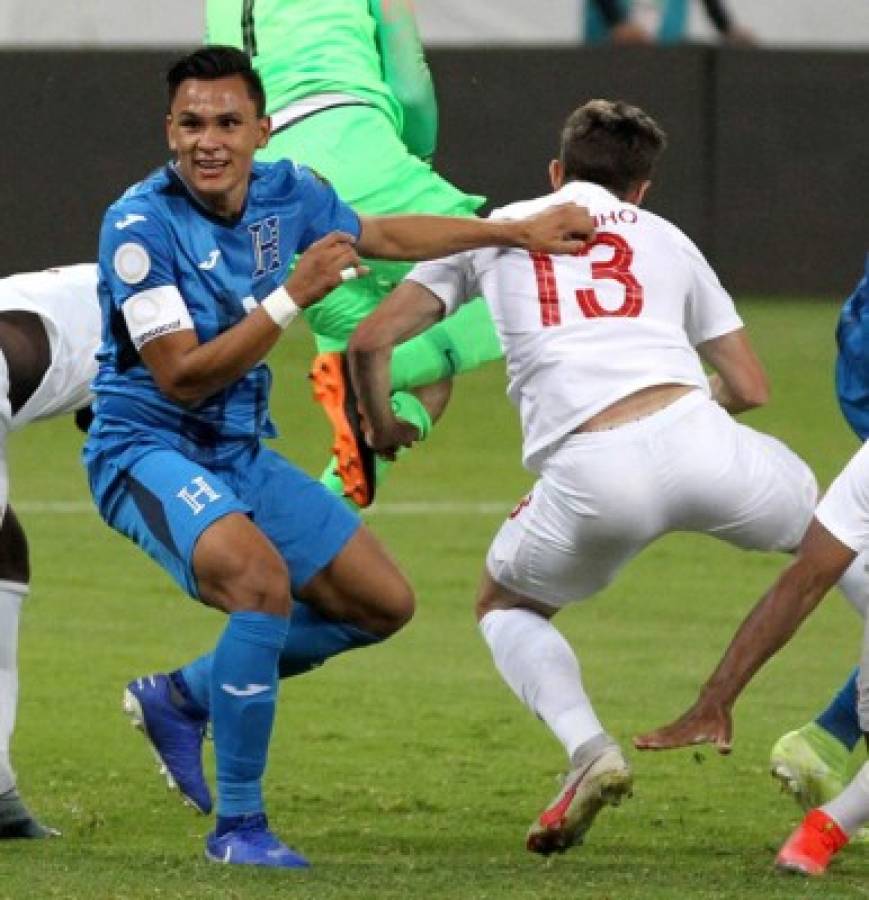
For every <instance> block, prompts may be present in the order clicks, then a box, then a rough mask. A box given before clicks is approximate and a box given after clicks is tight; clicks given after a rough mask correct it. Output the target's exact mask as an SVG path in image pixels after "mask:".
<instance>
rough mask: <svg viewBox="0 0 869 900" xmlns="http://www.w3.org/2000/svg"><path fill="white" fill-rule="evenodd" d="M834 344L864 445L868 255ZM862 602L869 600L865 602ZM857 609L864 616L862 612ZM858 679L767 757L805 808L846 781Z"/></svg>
mask: <svg viewBox="0 0 869 900" xmlns="http://www.w3.org/2000/svg"><path fill="white" fill-rule="evenodd" d="M836 343H837V345H838V348H839V353H838V356H837V358H836V395H837V397H838V398H839V406H840V407H841V409H842V413H843V414H844V416H845V419H846V420H847V422H848V424H849V425H850V426H851V428H852V429H853V430H854V433H855V434H856V435H857V437H859V438H860V440H861V441H866V439H867V438H869V368H867V363H866V361H867V360H869V256H867V257H866V267H865V271H864V274H863V277H862V278H861V279H860V281H859V283H858V284H857V287H856V288H855V290H854V293H853V294H851V296H850V297H849V298H848V299H847V300H846V301H845V304H844V306H843V307H842V312H841V314H840V316H839V324H838V327H837V328H836ZM849 599H853V598H850V597H849ZM863 599H865V600H866V601H867V602H869V598H866V597H864V598H863ZM860 611H861V612H864V613H865V609H862V610H860ZM858 675H859V668H856V669H854V670H853V671H852V672H851V675H850V676H849V677H848V679H847V681H846V682H845V684H844V685H843V686H842V687H841V689H840V690H839V691H838V693H837V694H836V695H835V696H834V697H833V698H832V700H831V701H830V703H829V704H828V706H827V707H826V708H825V709H824V710H823V711H822V712H821V713H819V714H818V716H816V717H815V719H814V720H813V721H811V722H808V723H807V724H805V725H803V726H802V728H798V729H797V730H796V731H789V732H788V733H787V734H785V735H783V736H782V737H781V738H779V740H778V741H776V743H775V745H774V746H773V748H772V751H771V753H770V770H771V772H772V774H773V775H774V776H775V777H776V778H777V779H779V781H781V783H782V785H783V786H784V788H785V789H786V790H787V791H789V792H790V793H792V794H793V795H794V797H795V798H796V800H797V802H798V803H799V804H800V806H802V807H803V809H805V810H809V809H812V808H813V807H816V806H821V805H822V804H824V803H826V802H827V801H829V800H831V799H832V798H833V797H835V796H836V795H838V794H839V793H841V791H842V789H843V788H844V786H845V785H846V784H847V782H848V763H849V757H850V754H851V751H852V750H853V749H854V748H855V747H856V746H857V744H858V742H859V741H860V738H861V737H862V735H863V732H862V730H861V728H860V720H859V717H858V714H857V696H858V695H857V690H858V688H857V680H858ZM859 835H860V837H859V840H860V841H861V842H866V841H869V833H867V831H866V829H861V831H860V832H859ZM852 840H853V838H852Z"/></svg>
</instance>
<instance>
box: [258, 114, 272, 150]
mask: <svg viewBox="0 0 869 900" xmlns="http://www.w3.org/2000/svg"><path fill="white" fill-rule="evenodd" d="M257 127H258V128H259V136H258V137H257V142H256V146H257V149H258V150H262V148H263V147H265V145H266V144H267V143H268V142H269V138H270V137H271V133H272V120H271V119H270V118H269V116H263V117H262V118H261V119H260V120H259V121H258V123H257Z"/></svg>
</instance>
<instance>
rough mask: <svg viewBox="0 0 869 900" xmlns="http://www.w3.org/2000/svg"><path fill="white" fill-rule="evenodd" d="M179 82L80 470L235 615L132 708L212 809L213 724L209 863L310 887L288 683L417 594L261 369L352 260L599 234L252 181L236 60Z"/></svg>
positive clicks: (141, 196)
mask: <svg viewBox="0 0 869 900" xmlns="http://www.w3.org/2000/svg"><path fill="white" fill-rule="evenodd" d="M167 83H168V88H169V110H168V115H167V117H166V133H167V138H168V143H169V147H170V149H171V150H172V151H173V152H174V154H175V157H176V159H175V162H174V163H172V164H170V165H168V166H166V167H165V168H163V169H161V170H159V171H158V172H156V173H154V174H153V175H151V176H150V177H149V178H147V179H145V180H144V181H143V182H140V183H139V184H136V185H134V186H133V187H131V188H130V189H129V190H128V191H127V192H126V193H125V194H124V195H123V196H122V197H121V198H120V200H118V201H117V202H116V203H114V204H113V205H112V206H111V207H109V209H108V211H107V213H106V216H105V219H104V222H103V226H102V230H101V234H100V252H99V269H100V286H99V291H100V303H101V308H102V316H103V343H102V346H101V348H100V351H99V353H98V360H99V371H98V374H97V377H96V379H95V381H94V385H93V388H94V393H95V395H96V401H95V408H94V411H95V419H94V422H93V424H92V426H91V429H90V434H89V438H88V441H87V443H86V445H85V449H84V460H85V464H86V466H87V470H88V477H89V482H90V486H91V491H92V493H93V496H94V499H95V501H96V503H97V506H98V508H99V511H100V514H101V515H102V516H103V518H104V519H105V520H106V521H107V522H108V524H110V525H111V526H112V527H113V528H115V529H116V530H117V531H119V532H121V533H122V534H124V535H126V536H127V537H129V538H130V539H131V540H133V541H135V542H136V543H137V544H138V545H139V546H140V547H141V548H142V549H143V550H144V551H145V552H146V553H148V554H149V555H150V556H151V557H152V558H153V559H154V560H155V561H156V562H157V563H159V564H160V565H161V566H162V567H163V568H164V569H166V570H167V571H168V572H169V573H170V574H171V575H172V576H173V577H174V578H175V580H176V581H177V582H178V583H179V584H180V585H181V586H182V587H183V588H184V589H185V590H186V592H187V593H188V594H189V595H190V596H192V597H195V598H198V599H199V600H201V601H202V602H203V603H204V604H206V605H208V606H212V607H215V608H217V609H219V610H221V611H223V612H225V613H227V614H228V616H229V618H228V621H227V624H226V627H225V630H224V631H223V633H222V635H221V637H220V639H219V640H218V642H217V646H216V647H215V649H214V652H213V653H212V654H210V655H208V656H206V657H204V658H202V659H199V660H196V661H195V662H194V663H192V664H191V665H190V666H186V667H184V668H183V669H181V670H178V671H176V672H173V673H172V675H171V676H167V675H157V676H151V677H148V678H142V679H138V680H137V681H134V682H131V683H130V685H129V686H128V689H127V692H126V695H125V700H126V704H127V707H128V709H129V710H130V712H131V713H132V714H133V715H135V716H136V717H137V719H138V720H139V721H140V722H141V724H142V727H143V729H144V730H145V733H146V736H147V737H148V738H149V740H150V741H151V743H152V745H153V746H154V748H155V749H156V750H157V752H158V754H159V755H160V757H161V759H162V761H163V762H164V764H165V765H166V767H167V768H168V770H169V774H170V775H171V776H172V777H173V778H174V779H175V780H176V781H178V782H179V787H180V788H181V790H182V793H184V795H185V796H186V797H187V799H188V800H190V801H191V802H192V803H194V804H195V805H197V806H198V807H199V808H200V809H201V810H203V811H205V812H207V811H209V810H210V808H211V797H210V794H209V791H208V787H207V785H206V784H205V781H204V778H203V777H202V770H201V759H200V752H201V740H202V734H203V731H204V726H205V720H206V718H207V717H208V716H210V718H211V721H212V726H213V735H214V746H215V755H216V759H217V822H216V827H215V830H214V831H213V832H212V833H211V834H210V835H209V836H208V838H207V841H206V855H207V856H208V858H209V859H212V860H215V861H218V862H225V863H237V864H251V865H262V866H273V867H287V868H298V867H303V866H306V865H307V864H308V863H307V861H306V860H305V859H304V857H302V856H300V855H299V854H298V853H295V852H294V851H292V850H290V849H289V848H288V847H287V846H286V845H285V844H284V843H283V842H282V841H281V840H280V839H279V838H278V837H277V836H276V835H274V834H273V833H272V832H271V831H270V830H269V827H268V822H267V820H266V817H265V813H264V804H263V799H262V791H261V778H262V774H263V771H264V768H265V761H266V754H267V750H268V744H269V738H270V734H271V727H272V721H273V718H274V711H275V701H276V696H277V684H278V677H279V674H280V675H290V674H294V673H296V672H299V671H305V670H307V669H308V668H310V667H311V666H313V665H316V664H318V663H320V662H322V661H323V660H324V659H326V658H328V657H330V656H333V655H335V654H336V653H340V652H342V651H343V650H347V649H350V648H351V647H356V646H364V645H366V644H371V643H374V642H376V641H380V640H382V639H383V638H385V637H388V636H389V635H391V634H392V633H394V632H395V631H397V630H398V629H399V628H400V627H401V626H402V625H403V624H404V623H405V622H406V621H407V620H408V619H409V618H410V617H411V615H412V612H413V595H412V591H411V588H410V585H409V584H408V583H407V581H406V580H405V578H404V577H403V575H402V574H401V573H400V572H399V570H398V569H397V568H396V566H395V564H394V563H393V562H392V561H391V560H390V559H389V557H388V556H387V555H386V553H385V551H384V550H383V548H382V547H381V545H380V544H379V543H378V542H377V540H376V539H375V538H374V536H373V535H372V534H371V533H370V532H369V531H368V530H367V529H366V528H365V527H364V526H362V525H361V524H360V521H359V519H358V517H357V516H356V514H355V513H354V512H351V511H350V510H349V509H348V508H347V507H346V506H345V505H344V503H343V502H342V501H341V500H339V499H338V498H336V497H335V496H334V495H332V494H330V493H329V492H328V491H327V490H326V489H325V488H324V487H323V486H322V485H320V484H319V483H318V482H316V481H314V480H313V479H311V478H309V477H308V476H307V475H305V474H303V473H302V472H301V471H300V470H299V469H297V468H296V467H294V466H293V465H291V464H290V463H289V462H287V461H286V460H285V459H284V458H283V457H281V456H280V455H279V454H277V453H275V452H273V451H272V450H269V449H267V448H266V447H265V446H264V445H263V444H262V440H261V439H262V438H263V437H271V436H273V435H274V434H275V428H274V426H273V424H272V422H271V419H270V417H269V411H268V394H269V387H270V383H271V375H270V372H269V370H268V368H267V367H266V365H265V364H264V363H263V361H262V360H263V358H264V356H265V355H266V354H267V352H268V351H269V350H270V349H271V347H272V346H274V344H275V343H276V342H277V341H278V339H279V337H280V335H281V334H282V331H283V329H284V328H286V327H287V325H288V324H289V323H290V321H291V320H292V318H293V317H294V316H295V314H296V313H297V312H298V311H299V309H301V308H305V307H307V306H309V305H310V304H311V303H313V302H316V301H317V300H319V299H320V298H321V297H323V296H324V295H325V294H327V293H328V292H329V290H331V289H333V288H334V287H336V286H338V285H340V284H341V283H342V282H343V281H344V280H346V279H348V278H354V277H364V275H365V269H364V267H363V266H361V264H360V261H359V258H360V257H359V255H357V253H358V254H360V255H365V256H369V257H374V258H384V257H386V258H395V259H418V258H427V257H433V256H438V255H442V254H446V253H450V252H454V251H456V250H461V249H465V248H471V247H477V246H481V245H488V244H495V245H508V246H516V245H519V246H527V247H532V248H533V249H539V250H541V251H548V252H554V253H559V252H566V253H570V252H575V251H578V250H579V249H580V248H581V246H582V241H581V239H579V237H578V236H580V235H581V236H586V237H587V236H588V235H589V234H590V233H591V232H592V222H591V219H590V218H589V217H588V215H587V211H585V210H583V209H581V208H580V207H578V206H576V205H574V204H566V205H564V206H562V207H561V208H560V209H557V210H554V211H550V213H549V214H548V215H543V214H541V215H539V216H536V217H532V218H529V219H526V220H523V221H512V222H487V221H483V220H477V219H451V218H444V217H433V216H396V217H360V216H357V215H356V214H355V213H354V212H353V210H352V209H350V208H349V207H348V206H346V205H345V204H344V203H342V202H341V201H340V199H339V198H338V197H337V195H336V194H335V192H334V191H333V190H332V188H331V187H330V186H329V185H328V184H327V183H325V182H324V181H323V180H322V179H320V178H318V177H317V176H316V175H315V174H314V173H312V172H311V171H310V170H306V169H303V168H300V167H297V166H295V165H294V164H293V163H292V162H290V161H287V160H285V161H281V162H277V163H257V164H254V162H253V155H254V152H255V151H256V150H257V149H258V148H261V147H263V146H264V145H265V144H266V142H267V140H268V137H269V120H268V118H267V117H266V116H265V115H264V104H265V99H264V95H263V89H262V83H261V81H260V79H259V76H258V75H256V73H255V72H254V71H253V70H252V69H251V66H250V61H249V59H248V57H247V56H246V54H244V53H243V52H242V51H239V50H236V49H233V48H228V47H205V48H202V49H200V50H197V51H196V52H194V53H192V54H190V55H188V56H186V57H184V58H183V59H181V60H179V61H178V63H177V64H176V65H174V66H173V67H172V68H171V69H170V71H169V72H168V75H167ZM296 254H301V255H300V256H299V258H298V261H297V262H296V263H295V265H293V260H294V258H295V256H296ZM291 598H292V599H291Z"/></svg>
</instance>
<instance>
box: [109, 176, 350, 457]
mask: <svg viewBox="0 0 869 900" xmlns="http://www.w3.org/2000/svg"><path fill="white" fill-rule="evenodd" d="M359 229H360V226H359V219H358V217H357V216H356V214H355V213H354V212H353V210H352V209H350V207H348V206H346V205H345V204H344V203H342V202H341V201H340V200H339V199H338V197H337V195H336V194H335V192H334V191H333V190H332V188H331V187H330V186H329V185H328V184H326V183H325V182H323V181H322V180H320V179H319V178H317V177H316V176H315V175H313V174H312V173H311V172H310V171H309V170H307V169H303V168H297V167H296V166H295V165H294V164H293V163H291V162H289V161H283V162H279V163H274V164H268V163H257V164H255V165H254V168H253V172H252V175H251V183H250V190H249V193H248V197H247V202H246V205H245V208H244V210H243V211H242V213H241V215H240V216H239V217H238V218H237V219H235V220H232V221H228V220H224V219H220V218H218V217H216V216H213V215H211V214H210V213H209V212H208V211H207V210H206V209H204V208H203V207H201V206H200V205H199V204H198V203H197V202H196V200H195V199H194V198H193V197H192V196H191V195H190V194H189V192H188V190H187V188H186V187H185V185H184V184H183V182H182V181H181V180H180V178H179V176H178V175H177V174H176V173H175V170H174V167H173V166H171V165H170V166H167V167H166V168H164V169H162V170H160V171H158V172H156V173H155V174H153V175H152V176H151V177H149V178H148V179H146V180H145V181H143V182H141V183H139V184H137V185H134V186H133V187H132V188H130V190H128V191H127V193H125V194H124V196H123V197H121V199H120V200H118V201H117V202H116V203H114V204H113V205H112V206H111V207H109V209H108V211H107V213H106V216H105V219H104V221H103V226H102V231H101V235H100V260H99V267H100V283H99V293H100V303H101V306H102V314H103V342H102V346H101V347H100V351H99V354H98V360H99V364H100V365H99V372H98V374H97V377H96V379H95V381H94V392H95V393H96V396H97V403H96V413H97V416H98V417H100V418H101V421H102V422H103V423H108V422H110V420H113V421H114V423H115V426H116V427H123V428H129V427H133V428H136V429H139V428H140V427H144V428H146V429H157V430H159V431H160V432H161V433H162V435H163V439H164V440H167V441H169V442H170V444H172V445H173V446H179V445H180V442H181V441H191V442H193V443H194V444H197V445H198V446H200V447H202V446H208V447H215V446H216V445H217V444H218V443H219V442H220V441H221V440H222V439H227V438H228V439H233V438H240V439H248V438H257V437H260V436H273V435H274V434H275V429H274V426H273V425H272V423H271V420H270V418H269V415H268V393H269V388H270V386H271V373H270V372H269V370H268V368H267V366H266V365H265V364H264V363H260V364H259V365H257V366H255V367H254V368H252V369H251V370H250V371H249V372H247V373H246V374H245V375H244V376H242V377H241V378H240V379H239V380H238V381H236V382H235V383H233V384H231V385H229V386H228V387H226V388H225V389H224V390H222V391H219V392H218V393H217V394H215V395H213V396H212V397H209V398H208V399H206V400H204V401H203V402H202V403H200V404H198V405H197V406H195V407H193V408H189V409H186V408H182V407H181V406H178V405H177V404H175V403H173V402H172V401H171V400H169V398H167V397H166V396H165V395H164V394H163V393H162V392H161V391H160V389H159V388H158V387H157V384H156V383H155V381H154V379H153V377H152V376H151V373H150V372H149V370H148V368H147V367H146V366H145V365H144V363H143V362H142V360H141V357H140V356H139V349H140V348H141V347H142V346H143V345H144V344H146V343H147V342H148V341H149V340H153V339H154V338H157V337H160V336H161V335H165V334H168V333H171V332H176V331H183V330H189V329H193V330H195V331H196V335H197V337H198V339H199V341H200V342H201V343H205V342H206V341H210V340H212V339H213V338H215V337H216V336H217V335H219V334H221V333H222V332H224V331H226V330H227V329H228V328H231V327H232V326H233V325H234V324H236V323H237V322H239V321H240V320H241V319H242V318H243V317H244V316H245V315H247V314H248V312H250V311H252V310H253V309H255V308H256V306H257V304H258V303H259V302H260V301H262V300H264V299H265V298H266V297H267V296H268V295H269V294H271V293H272V292H273V291H275V290H277V289H279V288H280V287H281V286H282V284H283V282H284V281H285V280H286V278H287V275H288V272H289V269H290V267H291V265H292V262H293V259H294V257H295V255H296V254H297V253H301V252H302V251H304V250H305V249H307V247H308V246H310V245H311V244H312V243H313V242H314V241H316V240H319V238H321V237H324V236H325V235H326V234H328V233H329V232H331V231H336V230H338V231H344V232H347V233H349V234H352V235H353V236H355V237H358V235H359ZM115 426H113V427H115ZM107 430H111V428H109V429H107ZM104 434H105V432H101V434H100V435H98V437H100V436H102V435H104Z"/></svg>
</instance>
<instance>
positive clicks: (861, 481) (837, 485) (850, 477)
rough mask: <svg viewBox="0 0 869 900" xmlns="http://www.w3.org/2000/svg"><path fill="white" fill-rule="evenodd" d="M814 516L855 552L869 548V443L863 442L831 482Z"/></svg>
mask: <svg viewBox="0 0 869 900" xmlns="http://www.w3.org/2000/svg"><path fill="white" fill-rule="evenodd" d="M815 517H816V518H817V520H818V521H819V522H820V523H821V524H822V525H823V526H824V528H826V529H827V531H829V532H830V534H832V535H833V537H835V538H836V539H837V540H839V541H841V542H842V543H843V544H844V545H845V546H846V547H850V548H851V549H852V550H853V551H854V552H855V553H862V552H863V551H864V550H869V444H863V446H862V447H861V448H860V449H859V450H858V451H857V452H856V453H855V454H854V456H852V457H851V460H850V462H849V463H848V465H846V466H845V468H844V469H843V470H842V471H841V472H840V473H839V475H838V476H837V477H836V479H835V480H834V481H833V483H832V484H831V485H830V487H829V490H828V491H827V493H826V494H824V497H823V499H822V500H821V502H820V503H819V504H818V508H817V510H815Z"/></svg>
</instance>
